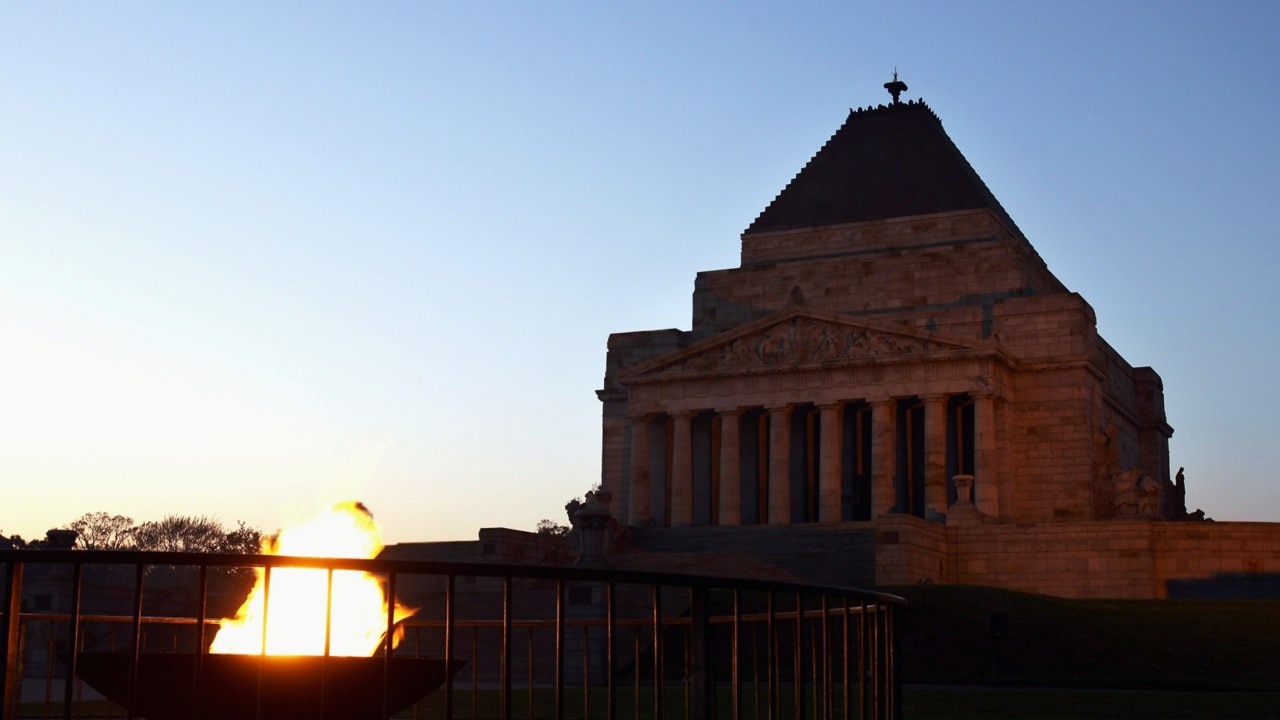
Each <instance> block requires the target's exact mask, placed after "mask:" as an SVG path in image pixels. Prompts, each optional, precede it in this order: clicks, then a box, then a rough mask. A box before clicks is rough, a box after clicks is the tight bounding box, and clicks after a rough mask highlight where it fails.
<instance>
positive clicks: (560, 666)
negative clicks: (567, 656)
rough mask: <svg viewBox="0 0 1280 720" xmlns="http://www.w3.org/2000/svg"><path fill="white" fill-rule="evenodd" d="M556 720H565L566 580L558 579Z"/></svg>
mask: <svg viewBox="0 0 1280 720" xmlns="http://www.w3.org/2000/svg"><path fill="white" fill-rule="evenodd" d="M555 652H556V667H555V683H556V720H563V719H564V578H557V579H556V643H555Z"/></svg>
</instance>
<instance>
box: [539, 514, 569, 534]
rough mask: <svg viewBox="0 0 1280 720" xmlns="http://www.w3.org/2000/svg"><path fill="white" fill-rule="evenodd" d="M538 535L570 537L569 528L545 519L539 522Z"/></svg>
mask: <svg viewBox="0 0 1280 720" xmlns="http://www.w3.org/2000/svg"><path fill="white" fill-rule="evenodd" d="M538 534H539V535H568V534H569V526H568V525H562V524H561V523H558V522H556V521H555V520H550V519H547V518H543V519H541V520H539V521H538Z"/></svg>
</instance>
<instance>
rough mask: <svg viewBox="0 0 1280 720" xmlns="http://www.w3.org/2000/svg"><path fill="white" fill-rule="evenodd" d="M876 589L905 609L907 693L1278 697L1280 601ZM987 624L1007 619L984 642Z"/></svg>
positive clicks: (962, 588)
mask: <svg viewBox="0 0 1280 720" xmlns="http://www.w3.org/2000/svg"><path fill="white" fill-rule="evenodd" d="M881 589H882V590H885V591H887V592H891V593H894V594H896V595H900V596H902V597H904V598H906V599H907V600H908V601H909V603H910V606H909V607H908V608H907V609H906V613H905V616H904V622H903V624H902V651H903V654H902V669H903V676H904V681H905V682H907V683H917V684H941V685H1010V686H1038V687H1073V688H1129V689H1166V690H1264V691H1280V601H1275V600H1064V599H1061V598H1055V597H1049V596H1046V595H1033V594H1027V593H1018V592H1012V591H1008V590H1000V589H996V588H988V587H972V586H956V585H913V586H904V587H891V588H881ZM993 615H1003V616H1004V617H1005V618H1006V619H1007V620H1006V621H1007V632H1006V634H1005V637H1004V638H1003V639H996V638H995V637H993V632H992V629H993V621H992V618H993ZM998 622H999V621H997V623H998Z"/></svg>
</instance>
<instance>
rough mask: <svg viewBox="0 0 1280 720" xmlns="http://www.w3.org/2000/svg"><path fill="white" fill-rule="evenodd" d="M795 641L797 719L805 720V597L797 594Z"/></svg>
mask: <svg viewBox="0 0 1280 720" xmlns="http://www.w3.org/2000/svg"><path fill="white" fill-rule="evenodd" d="M795 633H796V637H795V641H794V646H792V648H791V662H792V667H791V684H792V687H794V688H795V691H794V693H792V694H794V696H795V712H796V714H795V717H796V719H797V720H804V596H801V594H800V593H796V624H795Z"/></svg>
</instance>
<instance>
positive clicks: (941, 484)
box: [924, 395, 948, 517]
mask: <svg viewBox="0 0 1280 720" xmlns="http://www.w3.org/2000/svg"><path fill="white" fill-rule="evenodd" d="M947 504H948V503H947V398H946V396H944V395H933V396H930V397H926V398H924V507H925V517H929V516H930V515H932V514H933V513H934V512H936V513H942V514H945V513H946V512H947ZM930 511H932V512H930Z"/></svg>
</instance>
